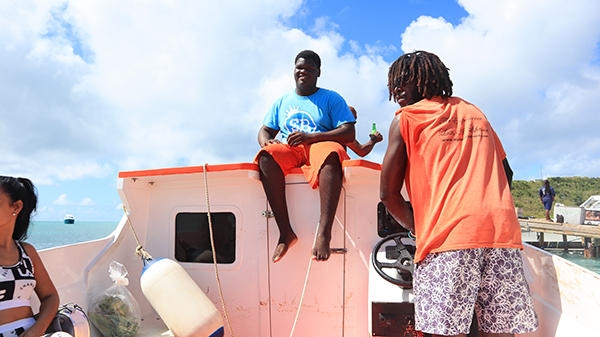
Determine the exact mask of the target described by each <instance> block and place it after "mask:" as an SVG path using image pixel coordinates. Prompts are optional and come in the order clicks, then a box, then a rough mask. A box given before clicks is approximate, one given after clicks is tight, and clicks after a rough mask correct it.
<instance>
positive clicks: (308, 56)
mask: <svg viewBox="0 0 600 337" xmlns="http://www.w3.org/2000/svg"><path fill="white" fill-rule="evenodd" d="M299 58H303V59H305V60H313V61H315V64H316V65H317V69H321V58H320V57H319V55H318V54H317V53H315V52H314V51H312V50H303V51H301V52H299V53H298V55H296V58H295V59H294V64H296V62H298V59H299Z"/></svg>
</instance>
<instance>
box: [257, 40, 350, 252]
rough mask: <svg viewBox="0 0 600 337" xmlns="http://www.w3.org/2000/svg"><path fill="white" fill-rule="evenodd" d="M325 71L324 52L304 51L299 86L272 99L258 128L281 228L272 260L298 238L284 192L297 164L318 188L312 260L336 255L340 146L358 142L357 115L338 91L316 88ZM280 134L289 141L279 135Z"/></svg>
mask: <svg viewBox="0 0 600 337" xmlns="http://www.w3.org/2000/svg"><path fill="white" fill-rule="evenodd" d="M320 75H321V59H320V57H319V55H317V54H316V53H315V52H313V51H310V50H305V51H302V52H300V53H299V54H298V55H297V56H296V59H295V68H294V80H295V81H296V88H295V89H294V90H293V91H291V92H288V93H286V94H284V95H283V96H281V97H280V98H279V99H278V100H276V101H275V102H274V103H273V105H272V106H271V108H270V109H269V111H268V112H267V115H266V116H265V118H264V119H263V126H262V127H261V128H260V130H259V132H258V143H259V144H260V146H261V148H262V149H261V150H260V151H259V152H258V154H257V155H256V157H255V159H254V162H255V163H257V164H258V167H259V170H260V180H261V182H262V185H263V188H264V190H265V194H266V195H267V199H268V200H269V204H270V205H271V208H272V210H273V215H274V216H275V221H276V222H277V227H278V228H279V241H278V243H277V247H276V248H275V252H274V253H273V262H277V261H279V260H281V258H282V257H283V256H284V255H285V254H286V253H287V251H288V249H289V248H290V247H292V246H293V245H294V244H295V243H296V241H298V237H297V236H296V234H295V233H294V230H293V229H292V225H291V223H290V219H289V213H288V209H287V201H286V196H285V176H286V175H287V174H288V173H289V172H290V171H291V170H292V169H293V168H296V167H301V168H302V171H303V172H304V176H305V177H306V179H307V180H308V182H309V184H310V186H311V187H312V188H317V187H319V197H320V202H321V215H320V220H319V223H318V228H317V234H316V238H315V244H314V246H313V249H312V258H313V259H314V260H317V261H326V260H327V259H329V255H330V254H331V250H330V247H329V243H330V241H331V228H332V226H333V220H334V218H335V212H336V210H337V205H338V200H339V198H340V192H341V190H342V179H343V174H342V164H341V162H342V161H343V160H346V159H349V157H348V154H346V151H345V149H344V147H343V146H342V145H341V144H346V143H349V142H352V141H353V140H354V123H355V119H354V117H353V116H352V113H351V112H350V109H349V108H348V105H347V104H346V102H345V101H344V99H343V98H342V97H341V96H340V95H339V94H337V93H336V92H334V91H331V90H327V89H323V88H319V87H317V79H318V78H319V76H320ZM279 132H281V133H282V138H283V140H284V141H286V143H282V142H280V141H279V140H277V139H275V136H277V134H278V133H279Z"/></svg>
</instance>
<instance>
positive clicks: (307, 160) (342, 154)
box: [254, 141, 350, 188]
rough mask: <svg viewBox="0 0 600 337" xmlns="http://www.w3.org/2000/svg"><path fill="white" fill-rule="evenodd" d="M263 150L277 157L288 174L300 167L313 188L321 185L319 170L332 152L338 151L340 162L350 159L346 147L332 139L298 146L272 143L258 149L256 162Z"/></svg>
mask: <svg viewBox="0 0 600 337" xmlns="http://www.w3.org/2000/svg"><path fill="white" fill-rule="evenodd" d="M263 151H265V152H267V153H268V154H270V155H271V156H272V157H273V159H275V161H276V162H277V164H279V167H281V170H282V171H283V174H284V175H288V173H290V172H291V171H292V169H294V168H296V167H300V168H301V169H302V172H303V173H304V177H305V178H306V180H307V181H308V183H309V184H310V186H311V187H312V188H317V187H318V186H319V172H320V171H321V167H323V163H324V162H325V159H327V157H329V155H330V154H332V153H337V155H338V158H339V159H340V163H341V162H342V161H344V160H347V159H350V157H348V154H347V153H346V150H345V149H344V147H343V146H342V145H340V143H338V142H332V141H326V142H318V143H312V144H309V145H298V146H289V145H288V144H284V143H280V144H270V145H267V146H265V147H263V148H262V149H260V151H258V153H257V154H256V157H254V163H255V164H258V157H259V156H260V154H261V153H262V152H263Z"/></svg>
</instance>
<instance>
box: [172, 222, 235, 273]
mask: <svg viewBox="0 0 600 337" xmlns="http://www.w3.org/2000/svg"><path fill="white" fill-rule="evenodd" d="M210 215H211V219H212V227H213V236H214V241H215V247H216V253H217V263H233V262H234V261H235V215H234V214H233V213H230V212H222V213H217V212H211V213H210ZM208 226H209V225H208V216H207V213H178V214H177V216H175V258H176V259H177V261H180V262H195V263H213V253H212V245H211V243H210V230H209V227H208Z"/></svg>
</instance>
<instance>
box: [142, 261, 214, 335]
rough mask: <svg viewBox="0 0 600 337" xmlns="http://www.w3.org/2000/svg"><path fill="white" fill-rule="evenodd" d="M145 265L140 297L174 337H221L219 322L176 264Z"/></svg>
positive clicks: (187, 276)
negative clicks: (143, 298)
mask: <svg viewBox="0 0 600 337" xmlns="http://www.w3.org/2000/svg"><path fill="white" fill-rule="evenodd" d="M148 262H149V263H147V264H145V266H144V270H143V271H142V276H141V279H140V285H141V287H142V292H143V293H144V296H146V298H147V299H148V301H149V302H150V304H151V305H152V307H153V308H154V310H156V312H157V313H158V315H159V316H160V318H162V320H163V321H164V322H165V324H166V325H167V327H169V329H170V330H171V332H172V333H173V335H175V336H176V337H209V336H210V337H222V336H223V335H224V334H225V330H224V328H223V318H222V317H221V315H220V314H219V310H217V308H216V307H215V305H214V304H213V303H212V301H211V300H210V299H209V298H208V297H207V296H206V295H205V294H204V292H203V291H202V290H201V289H200V288H199V287H198V285H197V284H196V282H194V280H193V279H192V278H191V277H190V275H189V274H188V273H187V272H186V271H185V269H183V267H182V266H181V265H179V263H177V262H175V261H173V260H170V259H156V260H151V261H148Z"/></svg>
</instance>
